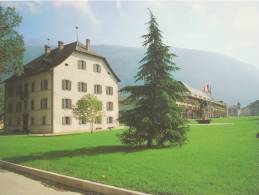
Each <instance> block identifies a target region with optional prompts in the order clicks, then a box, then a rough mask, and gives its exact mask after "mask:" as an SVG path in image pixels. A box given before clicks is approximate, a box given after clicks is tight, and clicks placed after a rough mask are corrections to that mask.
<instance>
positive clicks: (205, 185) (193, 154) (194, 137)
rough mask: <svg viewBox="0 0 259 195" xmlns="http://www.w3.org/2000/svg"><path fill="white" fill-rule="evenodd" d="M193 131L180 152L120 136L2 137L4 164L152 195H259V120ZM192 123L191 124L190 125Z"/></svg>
mask: <svg viewBox="0 0 259 195" xmlns="http://www.w3.org/2000/svg"><path fill="white" fill-rule="evenodd" d="M213 122H214V123H230V124H225V125H213V126H205V125H204V126H198V125H191V126H190V131H189V132H188V137H189V142H188V143H187V144H185V145H184V146H182V147H170V148H168V147H167V148H162V149H146V150H143V149H132V148H129V147H127V146H123V145H121V144H120V142H119V139H118V135H119V134H120V133H121V130H115V131H110V132H99V133H94V134H92V135H91V134H88V133H85V134H77V135H65V136H53V137H37V136H27V135H17V136H14V135H13V136H0V158H1V159H3V160H7V161H11V162H16V163H20V164H24V165H27V166H32V167H36V168H40V169H45V170H49V171H53V172H57V173H62V174H65V175H71V176H75V177H79V178H84V179H89V180H94V181H98V182H102V183H106V184H111V185H115V186H120V187H126V188H129V189H134V190H139V191H144V192H150V193H153V194H199V195H201V194H206V195H207V194H209V195H210V194H217V195H218V194H227V195H230V194H242V195H252V194H254V195H256V194H257V195H258V194H259V185H258V184H259V166H258V165H259V139H256V132H259V118H258V117H257V118H256V117H248V118H240V119H237V118H229V119H216V120H214V121H213ZM192 123H193V122H192Z"/></svg>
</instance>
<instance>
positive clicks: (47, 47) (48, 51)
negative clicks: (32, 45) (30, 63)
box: [45, 45, 51, 55]
mask: <svg viewBox="0 0 259 195" xmlns="http://www.w3.org/2000/svg"><path fill="white" fill-rule="evenodd" d="M50 51H51V49H50V46H48V45H45V55H48V54H49V53H50Z"/></svg>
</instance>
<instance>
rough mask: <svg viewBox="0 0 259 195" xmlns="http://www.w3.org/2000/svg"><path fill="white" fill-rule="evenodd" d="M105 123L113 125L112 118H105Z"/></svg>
mask: <svg viewBox="0 0 259 195" xmlns="http://www.w3.org/2000/svg"><path fill="white" fill-rule="evenodd" d="M107 123H108V124H112V123H113V117H111V116H109V117H107Z"/></svg>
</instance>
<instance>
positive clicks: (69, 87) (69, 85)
mask: <svg viewBox="0 0 259 195" xmlns="http://www.w3.org/2000/svg"><path fill="white" fill-rule="evenodd" d="M68 89H69V90H71V81H68Z"/></svg>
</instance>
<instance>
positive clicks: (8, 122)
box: [7, 118, 12, 127]
mask: <svg viewBox="0 0 259 195" xmlns="http://www.w3.org/2000/svg"><path fill="white" fill-rule="evenodd" d="M7 124H8V126H9V127H10V126H12V119H11V118H9V119H8V121H7Z"/></svg>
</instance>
